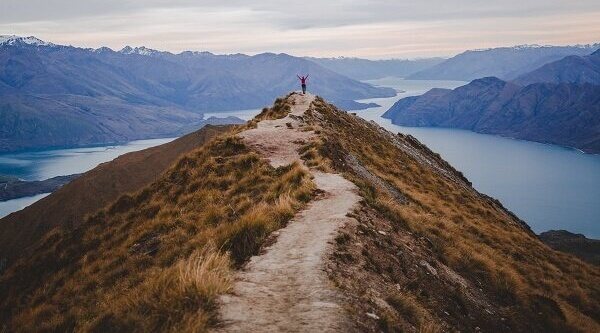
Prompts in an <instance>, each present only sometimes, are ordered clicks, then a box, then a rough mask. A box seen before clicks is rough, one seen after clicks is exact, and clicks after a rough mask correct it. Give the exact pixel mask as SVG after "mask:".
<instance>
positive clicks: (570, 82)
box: [383, 52, 600, 153]
mask: <svg viewBox="0 0 600 333" xmlns="http://www.w3.org/2000/svg"><path fill="white" fill-rule="evenodd" d="M599 61H600V52H595V53H594V54H592V55H589V56H585V57H577V56H570V57H567V58H564V59H562V60H559V61H557V62H554V63H551V64H548V65H545V66H543V67H541V68H539V69H537V70H534V71H533V72H530V73H528V74H526V75H523V76H521V77H520V78H519V79H518V80H517V81H516V83H515V82H506V81H503V80H500V79H498V78H496V77H487V78H482V79H478V80H474V81H472V82H471V83H469V84H467V85H465V86H462V87H459V88H456V89H454V90H447V89H432V90H430V91H429V92H427V93H425V94H424V95H421V96H414V97H408V98H403V99H401V100H399V101H398V102H396V103H395V104H394V105H393V106H392V107H391V108H390V109H389V110H388V111H387V112H386V113H385V114H384V115H383V117H385V118H389V119H391V120H392V122H393V123H394V124H399V125H405V126H433V127H454V128H462V129H468V130H472V131H475V132H480V133H490V134H500V135H504V136H509V137H515V138H520V139H526V140H532V141H538V142H547V143H553V144H559V145H565V146H571V147H576V148H579V149H582V150H584V151H586V152H591V153H600V85H599V82H598V81H597V80H596V78H597V74H598V63H599ZM573 64H577V66H575V65H573ZM519 83H523V84H525V85H521V84H519Z"/></svg>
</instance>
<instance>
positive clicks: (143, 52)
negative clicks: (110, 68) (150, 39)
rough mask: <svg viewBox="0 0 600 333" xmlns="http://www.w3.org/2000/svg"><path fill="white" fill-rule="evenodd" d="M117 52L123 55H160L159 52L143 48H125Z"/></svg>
mask: <svg viewBox="0 0 600 333" xmlns="http://www.w3.org/2000/svg"><path fill="white" fill-rule="evenodd" d="M119 52H120V53H123V54H139V55H146V56H150V55H155V54H158V53H160V51H157V50H153V49H149V48H147V47H145V46H139V47H136V48H132V47H131V46H125V47H124V48H122V49H121V51H119Z"/></svg>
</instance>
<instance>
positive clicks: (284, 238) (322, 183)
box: [219, 94, 360, 332]
mask: <svg viewBox="0 0 600 333" xmlns="http://www.w3.org/2000/svg"><path fill="white" fill-rule="evenodd" d="M292 98H293V100H294V101H295V105H294V106H293V107H292V110H291V112H290V114H288V115H287V116H286V117H285V118H282V119H277V120H263V121H261V122H259V123H258V126H257V128H255V129H250V130H247V131H245V132H242V133H241V136H242V137H243V138H244V139H245V140H246V142H247V143H248V144H249V145H250V146H251V147H254V148H255V149H257V150H258V151H259V152H261V153H262V154H263V155H264V156H265V157H266V158H268V159H269V160H270V162H271V164H272V165H273V166H275V167H278V166H282V165H286V164H290V163H293V162H295V161H301V160H300V156H299V155H298V149H299V148H300V146H301V144H302V142H303V141H305V140H307V139H310V138H311V137H312V136H313V135H314V133H313V132H310V131H302V130H301V125H302V115H303V113H304V112H305V111H306V110H307V109H308V107H309V105H310V104H311V102H312V101H313V99H314V96H312V95H299V94H296V95H293V96H292ZM311 172H312V174H313V176H314V181H315V184H316V185H317V188H318V189H319V190H321V191H323V192H324V194H323V195H321V196H319V197H318V198H317V199H316V200H314V201H313V202H311V203H310V204H309V205H308V207H307V208H306V209H305V210H303V211H301V212H299V213H298V214H297V215H296V216H295V217H294V218H293V219H292V221H291V222H290V223H289V224H288V226H287V227H285V228H283V229H281V230H280V231H278V232H277V240H276V241H275V242H274V244H272V245H271V246H269V247H267V248H266V249H264V251H263V253H262V254H261V255H258V256H254V257H252V258H251V260H250V261H249V263H248V264H247V265H246V267H245V268H244V269H243V271H241V272H239V273H238V275H237V277H236V282H235V283H234V287H233V293H232V294H228V295H225V296H223V297H222V298H221V301H222V306H221V319H222V321H223V324H222V326H221V327H219V330H220V331H224V332H259V331H261V332H277V331H286V332H298V331H303V332H349V331H353V330H354V326H353V325H352V324H351V321H350V320H349V319H348V318H349V317H348V314H347V313H346V310H345V309H344V308H343V307H342V304H343V303H344V302H343V299H342V296H341V294H340V293H339V292H338V291H337V290H336V288H335V287H334V286H333V285H332V283H331V281H330V280H329V279H328V276H327V274H326V272H325V269H324V267H325V260H326V259H327V257H328V256H329V255H330V253H331V246H330V243H331V242H332V241H333V239H334V238H335V236H336V234H337V232H338V229H339V228H340V227H343V226H344V225H346V224H348V223H350V222H353V221H354V220H353V219H352V218H349V217H347V216H346V215H347V214H348V213H350V212H351V211H352V210H353V209H354V207H355V206H356V204H357V203H358V202H359V200H360V197H359V196H358V194H357V192H356V186H355V185H354V184H353V183H351V182H350V181H348V180H346V179H345V178H343V177H342V176H341V175H338V174H331V173H323V172H317V171H311Z"/></svg>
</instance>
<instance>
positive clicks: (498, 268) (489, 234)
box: [309, 99, 600, 332]
mask: <svg viewBox="0 0 600 333" xmlns="http://www.w3.org/2000/svg"><path fill="white" fill-rule="evenodd" d="M313 107H314V111H313V112H318V113H319V114H320V115H322V117H323V118H324V119H323V120H321V119H318V118H316V117H315V118H313V119H312V120H311V121H312V123H311V124H310V125H312V126H314V127H319V129H320V131H322V132H323V133H322V134H321V141H318V142H317V143H318V146H317V147H315V146H313V147H310V151H311V156H309V157H310V159H311V160H319V159H323V158H325V159H329V160H330V161H331V163H332V165H333V166H334V168H335V169H337V170H338V171H341V172H345V175H346V176H347V177H348V178H349V179H351V180H353V181H354V182H355V183H356V184H357V186H358V187H359V188H360V192H361V195H362V196H363V198H364V199H365V202H366V203H367V204H368V205H369V206H370V207H372V208H374V209H375V210H377V211H378V212H379V213H380V214H382V216H384V217H385V218H387V219H389V220H390V221H392V223H393V224H394V225H395V226H397V227H400V228H403V229H406V230H408V231H410V232H411V233H412V234H414V235H415V237H425V238H426V239H427V240H428V241H429V242H430V243H431V247H432V249H433V251H434V254H435V256H436V258H437V259H438V260H440V261H441V262H443V263H444V264H446V265H447V266H449V267H451V268H452V269H454V270H455V271H457V272H459V273H460V274H461V275H462V276H463V277H465V278H467V279H468V280H469V281H471V282H472V283H473V284H474V285H476V286H480V287H481V288H482V289H483V290H484V292H485V293H486V294H487V295H489V297H491V299H492V300H493V301H494V302H497V304H499V306H500V307H501V308H502V309H503V310H502V311H503V312H504V313H507V314H508V313H513V314H514V315H512V318H510V319H509V320H514V321H515V322H518V324H519V325H520V326H519V327H535V328H538V329H544V330H552V331H563V330H567V331H570V330H582V331H588V332H591V331H598V329H600V326H599V325H598V319H599V318H600V302H599V300H600V269H599V268H598V267H594V266H591V265H589V264H586V263H583V262H582V261H580V260H578V259H576V258H574V257H572V256H569V255H566V254H563V253H559V252H556V251H553V250H551V249H549V248H548V247H547V246H546V245H544V244H543V243H542V242H541V241H539V240H538V239H537V237H536V236H535V235H534V234H533V233H531V232H530V231H529V230H526V229H525V228H523V227H522V226H521V224H520V223H519V221H517V220H515V219H514V218H513V217H512V216H511V214H510V213H509V212H507V211H506V210H505V209H504V208H503V207H501V206H499V205H498V204H497V203H496V202H494V201H493V200H490V199H488V198H486V197H484V196H482V195H480V194H479V193H477V192H476V191H475V190H473V189H472V188H471V187H470V186H469V184H468V183H467V182H466V181H465V180H461V179H462V175H461V174H460V173H458V172H456V171H454V170H453V169H451V167H449V166H448V165H447V163H445V162H444V161H442V160H441V159H439V156H437V155H436V154H433V153H431V152H429V151H428V150H427V149H426V148H424V147H421V146H418V145H416V144H413V143H411V141H410V140H409V139H407V138H404V137H396V140H398V141H399V142H401V143H403V144H404V145H405V146H407V147H411V148H413V149H414V150H416V151H418V152H419V154H422V155H423V156H426V157H427V158H428V159H429V160H430V161H433V162H434V164H437V165H440V166H441V168H442V169H445V170H446V173H447V174H449V175H450V178H449V177H446V176H444V175H442V173H441V172H440V171H437V170H436V168H433V167H430V166H428V165H427V164H426V163H423V162H422V161H421V160H419V159H418V158H417V157H415V156H414V154H410V153H407V152H406V151H404V150H402V149H400V148H398V147H397V146H396V145H394V143H393V142H392V141H391V140H390V136H389V135H388V134H383V133H382V132H381V131H380V130H379V129H378V127H377V126H374V125H372V124H370V123H367V122H365V121H363V120H359V119H358V118H357V117H353V116H351V115H349V114H347V113H345V112H341V111H338V110H336V109H335V108H334V107H333V106H331V105H328V104H327V103H325V102H324V101H323V100H321V99H317V101H316V102H315V103H314V104H313ZM315 151H316V152H318V154H319V155H320V157H314V156H313V155H315ZM346 154H352V155H353V156H354V157H356V158H357V159H358V160H359V161H360V163H361V165H362V166H364V167H365V168H366V169H367V170H368V171H369V172H370V173H371V174H373V175H375V176H377V177H378V178H380V179H382V180H384V181H385V182H387V183H388V184H390V185H391V186H393V188H395V189H396V190H397V191H399V192H401V193H402V194H403V195H404V196H405V197H406V198H408V201H409V203H408V204H402V203H400V202H398V201H397V200H395V199H393V198H391V196H390V194H389V193H388V192H387V191H385V190H384V189H382V188H379V187H377V186H376V185H375V184H372V183H371V182H369V180H368V179H366V178H364V177H363V176H361V175H360V174H357V173H356V172H355V171H353V170H352V169H351V168H349V167H348V166H347V165H346V164H345V162H344V161H343V160H344V156H345V155H346ZM421 307H423V308H427V305H426V304H424V303H422V304H421ZM561 309H562V311H561ZM417 313H418V312H417ZM539 313H543V314H544V315H539ZM417 316H421V317H422V318H423V319H422V320H425V319H426V316H424V315H423V314H421V315H417ZM423 322H424V321H423ZM528 325H529V326H528Z"/></svg>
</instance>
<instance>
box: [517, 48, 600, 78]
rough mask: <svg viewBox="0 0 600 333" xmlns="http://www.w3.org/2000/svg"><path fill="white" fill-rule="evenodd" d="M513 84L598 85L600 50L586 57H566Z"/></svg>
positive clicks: (526, 75)
mask: <svg viewBox="0 0 600 333" xmlns="http://www.w3.org/2000/svg"><path fill="white" fill-rule="evenodd" d="M514 82H515V83H517V84H520V85H523V86H526V85H528V84H532V83H536V82H547V83H562V82H567V83H591V84H595V85H600V50H597V51H596V52H594V53H593V54H590V55H586V56H576V55H573V56H568V57H565V58H563V59H561V60H558V61H555V62H552V63H549V64H546V65H544V66H542V67H540V68H538V69H536V70H534V71H532V72H529V73H526V74H523V75H521V76H519V77H518V78H517V79H516V80H514Z"/></svg>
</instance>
